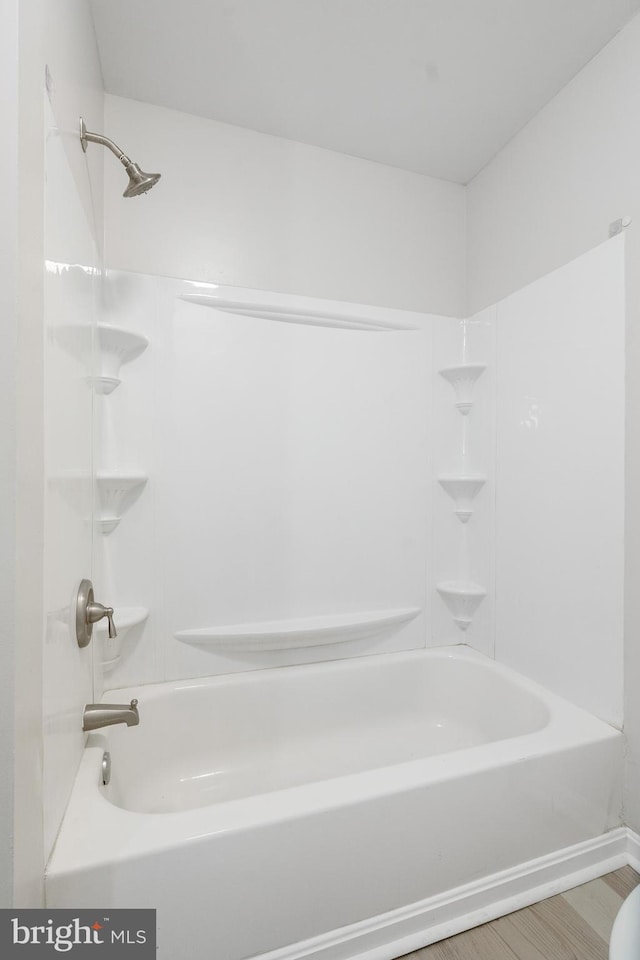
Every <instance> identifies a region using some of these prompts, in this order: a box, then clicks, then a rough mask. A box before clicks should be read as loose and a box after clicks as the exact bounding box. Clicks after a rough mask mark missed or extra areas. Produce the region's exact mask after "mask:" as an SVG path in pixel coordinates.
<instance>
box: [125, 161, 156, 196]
mask: <svg viewBox="0 0 640 960" xmlns="http://www.w3.org/2000/svg"><path fill="white" fill-rule="evenodd" d="M125 170H126V171H127V173H128V174H129V186H128V187H127V189H126V190H125V191H124V193H123V194H122V196H123V197H137V196H139V195H140V194H141V193H146V192H147V190H151V187H152V186H153V185H154V183H157V182H158V180H159V179H160V174H159V173H145V172H144V170H141V169H140V167H139V166H138V164H137V163H133V162H132V161H129V163H128V164H126V166H125Z"/></svg>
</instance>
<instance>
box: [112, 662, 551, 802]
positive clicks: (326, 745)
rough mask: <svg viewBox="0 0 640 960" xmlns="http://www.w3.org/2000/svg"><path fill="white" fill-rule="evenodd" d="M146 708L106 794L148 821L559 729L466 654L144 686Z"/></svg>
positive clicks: (528, 695) (544, 711) (120, 736)
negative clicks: (146, 815) (161, 815)
mask: <svg viewBox="0 0 640 960" xmlns="http://www.w3.org/2000/svg"><path fill="white" fill-rule="evenodd" d="M456 650H457V651H458V652H455V651H456ZM133 693H134V691H132V690H126V689H124V690H121V691H118V692H117V694H114V692H113V691H112V692H111V693H110V694H109V698H111V697H113V696H114V695H116V696H117V697H118V699H119V700H121V701H122V702H126V701H127V699H130V696H132V695H133ZM140 711H141V717H142V721H141V724H140V726H139V727H135V728H124V727H121V728H113V729H112V731H111V733H110V735H109V743H110V752H111V756H112V769H113V774H112V780H111V782H110V784H109V786H108V787H107V788H106V790H105V795H106V797H107V799H108V800H109V801H110V802H111V803H113V804H115V805H116V806H119V807H122V808H124V809H127V810H133V811H138V812H144V813H160V812H169V811H173V810H184V809H189V808H193V807H199V806H207V805H209V804H215V803H222V802H227V801H231V800H238V799H241V798H243V797H249V796H255V795H257V794H264V793H269V792H272V791H277V790H284V789H287V788H290V787H295V786H298V785H300V784H305V783H313V782H317V781H322V780H329V779H332V778H334V777H340V776H345V775H351V774H354V773H359V772H362V771H367V770H374V769H380V768H386V767H392V766H394V765H397V764H402V763H406V762H410V761H414V760H417V759H424V758H427V757H430V756H436V755H443V754H449V753H454V752H456V751H461V750H467V749H469V748H472V747H478V746H481V745H484V744H489V743H494V742H498V741H501V740H506V739H510V738H514V737H521V736H525V735H528V734H532V733H534V732H535V731H537V730H540V729H542V728H544V727H545V726H546V725H547V724H548V722H549V708H548V706H547V705H546V704H545V702H544V701H543V699H541V698H540V697H539V696H536V695H535V693H533V692H532V691H531V690H530V689H527V688H526V687H524V686H522V685H518V684H517V683H515V682H514V681H513V679H512V678H511V677H508V676H506V675H504V674H502V673H500V672H499V671H497V670H496V669H495V667H492V666H491V665H490V663H488V662H484V661H483V658H482V657H481V655H479V654H472V653H471V651H469V650H468V648H466V647H463V646H460V647H459V648H445V649H444V650H443V651H442V652H440V651H436V650H432V651H430V654H429V656H425V655H424V653H423V652H422V651H418V652H413V653H406V654H392V655H389V654H384V655H380V656H371V657H366V658H362V659H359V660H354V661H342V662H335V663H328V664H317V665H313V666H298V667H288V668H277V669H274V670H270V671H257V672H254V673H247V674H242V675H234V676H230V677H215V678H211V679H209V680H206V681H203V680H201V681H192V682H188V683H181V684H157V685H153V686H150V687H146V688H143V690H142V693H140Z"/></svg>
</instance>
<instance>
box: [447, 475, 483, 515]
mask: <svg viewBox="0 0 640 960" xmlns="http://www.w3.org/2000/svg"><path fill="white" fill-rule="evenodd" d="M486 482H487V478H486V477H483V476H480V475H479V474H476V475H474V476H472V475H471V474H468V475H466V476H462V475H458V476H453V475H447V476H444V475H441V476H439V477H438V483H439V484H440V486H441V487H442V489H443V490H445V491H446V493H448V494H449V496H450V497H451V499H452V500H453V501H454V503H455V508H454V513H455V515H456V517H457V518H458V520H459V521H460V523H467V522H468V520H469V517H470V516H471V515H472V514H473V506H472V501H473V499H474V497H475V496H476V494H477V493H478V491H479V490H481V489H482V487H483V486H484V484H485V483H486Z"/></svg>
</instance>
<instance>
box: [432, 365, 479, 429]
mask: <svg viewBox="0 0 640 960" xmlns="http://www.w3.org/2000/svg"><path fill="white" fill-rule="evenodd" d="M486 369H487V365H486V363H461V364H460V365H459V366H457V367H443V368H442V369H441V370H439V371H438V373H439V374H440V376H441V377H444V379H445V380H446V381H447V382H448V383H450V384H451V386H452V387H453V389H454V390H455V394H456V400H455V403H456V407H457V408H458V410H459V411H460V413H461V414H462V416H463V417H466V416H467V414H468V413H469V411H470V410H471V407H472V406H473V393H474V388H475V385H476V381H477V380H478V378H479V377H481V376H482V374H483V373H484V371H485V370H486Z"/></svg>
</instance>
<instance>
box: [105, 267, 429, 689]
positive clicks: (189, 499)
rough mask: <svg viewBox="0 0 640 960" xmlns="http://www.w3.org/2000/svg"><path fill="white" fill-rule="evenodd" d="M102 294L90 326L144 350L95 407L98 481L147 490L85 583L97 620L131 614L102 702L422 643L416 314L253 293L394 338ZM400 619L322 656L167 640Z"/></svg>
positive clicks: (422, 411)
mask: <svg viewBox="0 0 640 960" xmlns="http://www.w3.org/2000/svg"><path fill="white" fill-rule="evenodd" d="M108 287H109V298H110V303H109V304H108V305H107V320H110V321H113V320H114V318H115V317H116V316H117V317H118V318H119V319H118V322H119V323H121V324H122V325H124V326H127V327H129V328H130V329H133V330H137V331H138V332H140V333H143V334H144V335H145V336H147V337H148V338H149V340H150V347H149V349H148V351H146V353H145V354H144V355H143V356H142V357H141V358H140V360H137V361H136V362H135V365H134V364H132V365H131V366H130V368H128V370H127V371H126V372H125V373H123V383H122V384H121V386H120V387H119V388H118V389H117V390H116V391H115V392H114V393H113V394H111V395H110V396H108V397H105V398H103V404H104V408H105V419H106V421H107V427H106V429H105V436H106V438H107V441H108V442H107V443H106V444H105V449H104V453H103V463H102V467H103V468H104V469H107V468H110V467H111V465H114V464H116V465H117V468H118V469H120V470H122V471H123V472H139V471H142V472H147V473H148V474H149V482H148V484H147V488H146V489H145V490H144V492H143V494H142V495H141V496H140V498H139V500H138V501H137V502H136V503H135V504H134V506H133V507H132V509H131V510H130V511H129V512H128V513H127V515H126V516H125V517H124V518H123V519H122V521H121V522H120V524H119V526H118V528H117V529H116V530H115V531H114V532H113V533H112V534H110V535H109V536H108V537H106V538H105V542H104V547H105V568H106V569H105V574H106V576H107V578H108V581H109V596H110V597H112V598H113V602H114V605H115V606H116V608H117V607H118V605H120V606H138V605H143V606H145V607H148V608H149V609H150V610H151V616H150V618H149V620H148V622H147V623H146V624H145V625H144V626H142V627H139V628H135V630H134V631H133V632H132V635H131V638H127V640H126V644H127V646H126V648H125V651H124V656H123V658H122V661H121V663H120V664H119V665H118V666H117V667H116V668H115V670H113V671H112V672H111V674H110V675H108V676H107V678H106V685H107V687H111V686H114V685H120V684H122V683H142V682H153V681H155V680H159V679H169V678H171V679H179V678H183V677H193V676H201V675H210V674H215V673H228V672H235V671H238V670H247V669H255V668H258V667H268V666H275V665H280V664H283V663H302V662H308V661H316V660H321V659H334V658H336V657H341V656H354V655H360V654H367V653H380V652H385V651H393V650H401V649H412V648H416V647H421V646H424V645H425V644H426V643H427V633H428V625H429V622H430V612H429V611H430V602H431V601H430V597H429V585H430V583H431V582H432V574H431V555H430V544H431V496H430V492H429V491H430V479H431V475H432V457H431V420H432V414H431V404H432V398H431V387H430V379H429V371H430V370H431V368H432V362H433V361H432V336H433V318H431V317H427V316H425V315H422V314H412V313H407V312H404V311H392V310H377V309H376V310H372V309H370V308H359V307H354V306H353V305H349V304H336V303H331V304H329V303H327V302H323V301H318V300H315V299H314V300H311V299H307V298H299V297H288V298H287V297H283V296H281V295H278V296H277V298H276V297H274V296H273V295H268V294H265V295H262V299H263V300H264V299H265V298H267V299H268V298H269V297H271V301H272V302H273V303H276V302H277V303H278V304H280V305H282V304H284V305H285V306H287V307H292V306H296V307H298V308H299V307H300V306H302V307H303V308H305V309H314V310H316V311H318V310H321V309H322V308H323V306H324V307H326V308H327V309H330V310H334V311H335V310H336V309H338V310H339V312H341V313H342V314H344V315H346V316H354V317H356V318H357V317H358V316H359V315H361V316H367V317H369V318H371V317H373V318H375V319H376V320H377V321H379V322H385V323H389V324H392V325H393V324H397V325H399V326H404V325H410V326H412V327H414V329H397V330H383V331H378V330H362V329H350V328H349V327H348V326H346V327H345V326H344V325H338V326H337V327H330V326H318V325H313V324H312V325H308V324H302V323H294V322H280V321H276V320H271V319H263V318H256V317H251V316H246V315H237V314H233V313H229V312H225V311H224V310H219V309H212V308H211V307H210V306H207V305H202V304H200V303H193V302H185V301H184V300H182V299H180V297H181V296H183V295H188V296H191V295H193V294H196V295H204V296H218V297H220V296H231V295H233V297H236V298H239V299H243V300H248V299H251V298H253V299H256V298H257V297H258V295H257V294H256V293H255V292H252V291H240V290H237V289H233V290H232V289H231V288H221V287H215V286H212V285H206V284H192V283H189V282H187V281H174V280H167V279H162V278H152V277H142V276H138V275H133V274H124V273H113V274H111V275H110V278H109V284H108ZM409 607H411V608H418V609H419V610H420V613H419V615H418V616H416V618H415V619H414V620H412V621H411V622H410V623H406V624H403V625H401V626H397V627H395V628H394V629H393V630H388V631H387V632H386V633H385V634H383V636H382V637H380V638H378V639H361V640H351V641H349V642H348V643H344V644H331V645H329V646H326V647H309V648H307V649H301V650H287V651H269V652H253V653H242V654H240V653H233V654H231V653H229V652H224V653H223V652H215V651H213V650H211V649H208V648H207V647H206V646H205V645H203V644H185V643H182V642H179V641H177V640H176V639H175V637H174V634H175V633H176V632H178V631H184V630H193V629H198V628H203V627H219V626H222V625H233V624H238V623H257V622H264V621H273V620H286V619H290V618H297V617H321V616H326V615H331V614H340V613H343V614H353V613H358V612H363V611H376V610H389V609H397V608H409ZM440 642H441V641H440Z"/></svg>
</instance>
